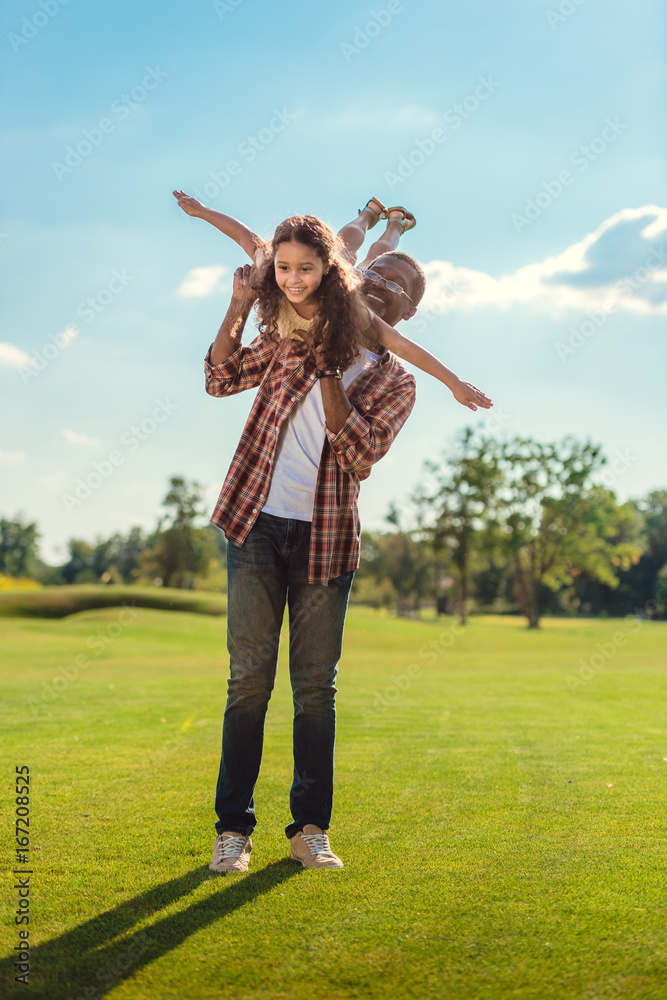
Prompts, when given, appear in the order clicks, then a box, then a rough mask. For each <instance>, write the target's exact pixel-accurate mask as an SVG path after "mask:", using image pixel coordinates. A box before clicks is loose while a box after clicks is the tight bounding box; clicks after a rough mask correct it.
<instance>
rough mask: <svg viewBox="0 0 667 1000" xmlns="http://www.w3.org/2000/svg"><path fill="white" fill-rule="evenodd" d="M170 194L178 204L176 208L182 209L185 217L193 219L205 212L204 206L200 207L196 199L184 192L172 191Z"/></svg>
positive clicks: (200, 204)
mask: <svg viewBox="0 0 667 1000" xmlns="http://www.w3.org/2000/svg"><path fill="white" fill-rule="evenodd" d="M172 194H173V196H174V198H175V199H176V201H177V202H178V207H179V208H182V209H183V211H184V212H185V214H186V215H192V216H193V217H194V218H197V217H198V216H201V215H202V213H203V212H205V211H206V206H205V205H202V203H201V202H200V201H197V199H196V198H191V197H190V195H189V194H186V193H185V191H172Z"/></svg>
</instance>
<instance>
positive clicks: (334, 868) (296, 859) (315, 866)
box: [290, 854, 345, 871]
mask: <svg viewBox="0 0 667 1000" xmlns="http://www.w3.org/2000/svg"><path fill="white" fill-rule="evenodd" d="M290 860H291V861H298V862H299V864H300V865H301V866H302V867H303V868H311V869H313V870H315V869H318V868H319V869H322V868H328V869H329V870H330V871H331V870H334V871H339V870H340V869H341V868H344V867H345V865H307V864H306V862H305V861H303V860H302V859H301V858H295V857H294V855H293V854H291V855H290Z"/></svg>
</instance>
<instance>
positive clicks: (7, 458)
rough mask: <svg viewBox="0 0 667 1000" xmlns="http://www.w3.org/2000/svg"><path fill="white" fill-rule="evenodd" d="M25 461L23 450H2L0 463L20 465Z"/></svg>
mask: <svg viewBox="0 0 667 1000" xmlns="http://www.w3.org/2000/svg"><path fill="white" fill-rule="evenodd" d="M21 462H25V452H23V451H0V465H20V464H21Z"/></svg>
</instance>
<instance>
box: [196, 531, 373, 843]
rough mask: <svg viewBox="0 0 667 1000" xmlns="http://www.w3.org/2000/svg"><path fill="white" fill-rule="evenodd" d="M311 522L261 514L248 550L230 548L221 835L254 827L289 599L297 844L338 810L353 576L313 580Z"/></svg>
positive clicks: (292, 830)
mask: <svg viewBox="0 0 667 1000" xmlns="http://www.w3.org/2000/svg"><path fill="white" fill-rule="evenodd" d="M309 547H310V522H309V521H296V520H292V519H287V518H283V517H274V516H273V515H272V514H264V513H260V515H259V517H258V518H257V521H256V522H255V524H254V525H253V528H252V530H251V531H250V534H249V535H248V537H247V539H246V541H245V543H244V544H243V545H242V546H238V545H234V544H232V543H231V542H230V543H229V544H228V546H227V645H228V648H229V655H230V679H229V683H228V688H227V707H226V709H225V716H224V722H223V727H222V756H221V758H220V772H219V775H218V786H217V790H216V797H215V811H216V813H217V815H218V822H217V823H216V824H215V827H216V830H217V832H218V833H222V832H223V831H225V830H230V831H231V830H233V831H235V832H237V833H243V834H246V835H248V834H250V833H252V831H253V830H254V829H255V824H256V817H255V806H254V799H253V795H254V790H255V785H256V783H257V778H258V775H259V767H260V763H261V760H262V744H263V741H264V719H265V716H266V710H267V706H268V703H269V699H270V697H271V692H272V690H273V685H274V681H275V676H276V667H277V662H278V643H279V640H280V629H281V627H282V623H283V615H284V611H285V601H287V605H288V608H289V668H290V679H291V682H292V697H293V701H294V724H293V745H294V780H293V783H292V788H291V791H290V809H291V812H292V818H293V822H292V823H290V824H289V826H288V827H287V828H286V830H285V833H286V834H287V836H288V837H293V836H294V835H295V834H296V833H298V832H299V831H300V830H302V829H303V827H304V826H305V825H306V824H307V823H314V824H315V825H316V826H319V827H320V828H321V829H323V830H326V829H327V827H328V826H329V823H330V821H331V810H332V805H333V772H334V742H335V738H336V706H335V695H336V687H335V680H336V673H337V669H338V661H339V659H340V654H341V648H342V644H343V627H344V624H345V612H346V610H347V602H348V597H349V593H350V587H351V586H352V579H353V577H354V572H350V573H345V574H344V575H343V576H339V577H336V578H335V579H333V580H330V581H329V583H328V584H327V585H326V586H323V585H320V584H311V583H308V552H309Z"/></svg>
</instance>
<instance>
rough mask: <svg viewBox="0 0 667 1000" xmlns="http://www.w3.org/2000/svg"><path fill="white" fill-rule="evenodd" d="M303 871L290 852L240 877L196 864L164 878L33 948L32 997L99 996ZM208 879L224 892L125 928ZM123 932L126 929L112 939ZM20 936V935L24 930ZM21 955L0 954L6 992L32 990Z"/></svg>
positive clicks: (85, 999)
mask: <svg viewBox="0 0 667 1000" xmlns="http://www.w3.org/2000/svg"><path fill="white" fill-rule="evenodd" d="M301 871H302V869H301V868H300V867H297V865H296V863H295V862H294V861H291V860H290V859H289V858H284V859H282V860H280V861H274V862H272V863H271V864H269V865H267V866H266V868H264V869H262V870H261V871H258V872H252V873H251V874H249V875H245V876H241V877H239V876H238V875H218V874H216V873H214V872H210V871H209V870H208V868H197V869H196V870H195V871H193V872H188V873H187V874H186V875H181V876H180V877H179V878H175V879H171V881H169V882H163V883H162V885H158V886H155V888H153V889H149V890H148V892H145V893H142V895H140V896H136V897H135V898H134V899H129V900H127V902H125V903H122V904H121V905H120V906H118V907H116V909H114V910H107V911H106V912H105V913H101V914H100V915H99V916H98V917H93V919H92V920H88V921H86V923H85V924H81V925H80V926H79V927H75V928H74V929H73V930H71V931H66V932H65V933H64V934H62V935H61V936H60V937H58V938H54V939H53V940H51V941H46V942H44V944H40V945H37V946H36V947H35V948H31V949H30V952H31V955H30V986H29V990H28V992H29V993H30V996H31V997H45V998H47V997H48V1000H98V998H100V997H103V996H104V995H105V994H106V993H108V992H109V991H110V990H112V989H113V988H114V987H115V986H117V985H118V984H119V983H120V982H121V981H122V980H123V979H124V978H125V977H126V976H128V975H130V974H132V973H134V972H136V971H137V970H138V969H140V968H142V967H143V966H144V965H148V964H149V963H150V962H154V961H155V960H156V959H157V958H160V957H161V956H162V955H166V954H167V953H168V952H170V951H172V950H173V949H174V948H177V947H178V946H179V945H180V944H182V943H183V941H185V940H187V938H189V937H190V936H191V935H192V934H196V933H197V931H199V930H201V929H202V928H203V927H208V925H209V924H212V923H215V921H216V920H220V919H221V918H222V917H226V916H228V915H229V914H230V913H233V912H234V910H238V909H239V908H240V907H242V906H245V904H246V903H249V902H251V901H252V900H253V899H256V898H257V896H261V895H263V893H266V892H271V891H272V890H273V889H275V888H276V886H278V885H280V884H281V883H282V882H285V881H287V879H289V878H291V877H292V876H293V875H297V874H299V873H300V872H301ZM210 879H217V880H219V882H220V892H217V893H215V894H213V895H211V896H208V897H207V898H206V899H202V900H200V902H198V903H193V904H192V905H191V906H189V907H188V908H187V909H186V910H182V911H180V912H179V913H174V914H172V915H171V916H169V917H164V918H163V919H162V920H159V921H158V922H157V923H154V924H152V925H151V926H150V927H148V928H146V929H139V930H136V931H134V932H133V933H131V934H128V933H127V932H128V931H129V930H131V928H132V927H134V926H135V924H137V923H140V922H143V921H145V920H146V919H147V918H149V917H150V916H151V915H152V914H154V913H158V912H159V911H160V910H163V909H165V907H167V906H171V905H172V904H173V903H175V902H176V901H177V900H179V899H181V898H182V897H183V896H186V895H188V893H191V892H194V890H195V889H197V888H198V887H199V886H200V885H201V884H202V883H203V882H207V881H209V880H210ZM17 931H18V928H17ZM119 935H124V936H123V937H122V939H121V940H114V939H115V938H118V936H119ZM16 940H17V942H18V934H17V935H16ZM15 961H16V959H15V957H13V956H8V957H7V958H5V959H3V960H2V961H0V981H3V982H4V983H6V985H7V986H8V987H9V989H10V991H11V993H7V994H5V993H3V995H4V996H9V995H11V996H24V995H27V993H25V992H24V991H25V986H22V984H20V983H17V982H15V981H14V976H15V975H16V974H17V970H16V969H15V968H14V964H13V963H14V962H15Z"/></svg>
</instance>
